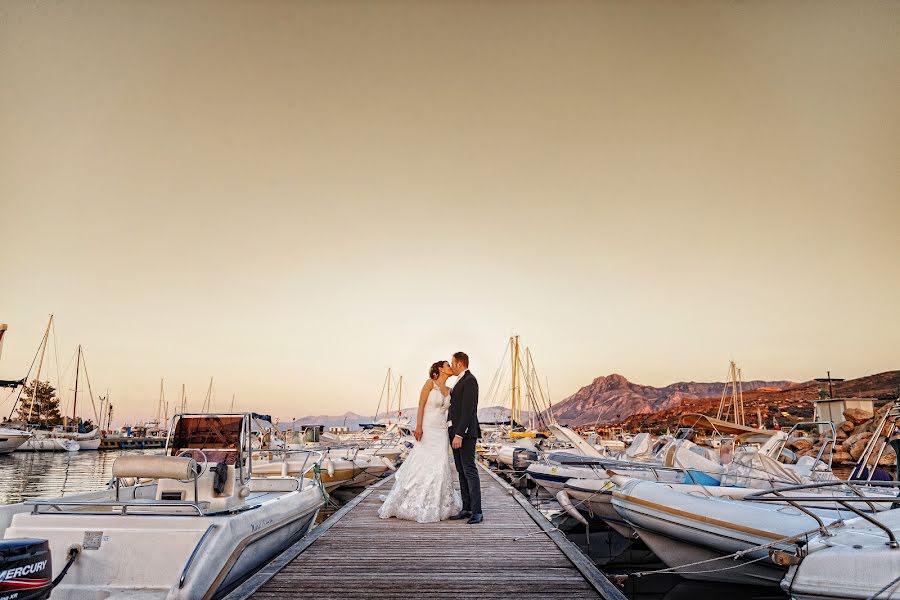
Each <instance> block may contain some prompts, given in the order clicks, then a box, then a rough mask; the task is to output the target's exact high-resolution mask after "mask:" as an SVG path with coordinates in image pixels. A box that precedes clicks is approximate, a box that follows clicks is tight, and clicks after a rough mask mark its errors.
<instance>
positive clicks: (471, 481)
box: [448, 371, 481, 514]
mask: <svg viewBox="0 0 900 600" xmlns="http://www.w3.org/2000/svg"><path fill="white" fill-rule="evenodd" d="M449 417H450V427H449V429H448V433H449V434H450V441H451V442H453V438H454V437H455V436H457V435H458V436H460V437H461V438H462V447H461V448H457V449H454V450H453V460H454V462H455V463H456V472H457V473H458V474H459V492H460V494H461V495H462V504H463V505H462V509H463V510H468V511H471V512H472V513H474V514H481V483H480V482H479V480H478V467H477V466H476V465H475V442H476V441H477V440H478V438H479V437H481V427H480V426H479V425H478V380H477V379H475V376H474V375H472V373H470V372H469V371H466V372H465V373H463V374H462V376H461V377H460V378H459V381H457V382H456V385H455V386H453V392H451V394H450V414H449Z"/></svg>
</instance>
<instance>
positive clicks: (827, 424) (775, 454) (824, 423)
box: [770, 421, 837, 471]
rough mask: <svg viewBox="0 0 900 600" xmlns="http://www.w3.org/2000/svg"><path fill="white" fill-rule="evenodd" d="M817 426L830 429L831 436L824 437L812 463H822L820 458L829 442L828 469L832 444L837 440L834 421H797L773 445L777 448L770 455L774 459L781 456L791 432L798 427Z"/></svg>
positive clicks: (832, 452) (831, 455)
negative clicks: (776, 443) (782, 437)
mask: <svg viewBox="0 0 900 600" xmlns="http://www.w3.org/2000/svg"><path fill="white" fill-rule="evenodd" d="M813 425H815V426H819V427H828V428H830V429H831V437H830V438H829V437H826V438H825V440H824V441H823V443H822V447H821V448H819V452H818V454H816V462H815V463H813V464H818V463H819V462H822V463H824V462H825V461H823V460H822V456H823V455H824V454H825V449H826V448H828V445H829V444H831V452H829V453H828V470H829V471H830V470H831V461H832V459H833V458H834V445H835V442H836V441H837V428H836V427H835V426H834V421H800V422H799V423H795V424H794V426H793V427H791V429H790V431H788V433H787V435H786V436H784V439H782V440H781V441H780V442H779V443H778V445H776V446H775V447H776V448H777V449H778V451H777V452H772V453H771V454H770V456H771V457H772V458H774V459H776V460H778V458H779V457H780V456H781V453H782V452H784V450H785V448H786V447H787V443H788V440H790V439H791V438H792V434H793V433H794V432H795V431H798V430H799V428H800V427H809V426H813Z"/></svg>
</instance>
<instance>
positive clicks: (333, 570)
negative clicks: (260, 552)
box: [226, 471, 624, 600]
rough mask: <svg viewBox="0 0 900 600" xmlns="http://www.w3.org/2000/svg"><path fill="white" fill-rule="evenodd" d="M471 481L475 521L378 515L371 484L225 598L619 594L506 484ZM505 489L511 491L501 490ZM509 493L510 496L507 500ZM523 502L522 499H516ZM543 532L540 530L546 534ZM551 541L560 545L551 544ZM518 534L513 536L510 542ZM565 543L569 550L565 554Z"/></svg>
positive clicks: (612, 598) (620, 599)
mask: <svg viewBox="0 0 900 600" xmlns="http://www.w3.org/2000/svg"><path fill="white" fill-rule="evenodd" d="M486 472H487V473H489V475H490V476H489V477H482V478H481V488H482V505H483V509H484V515H485V521H484V522H483V523H481V524H478V525H468V524H466V523H465V521H441V522H438V523H415V522H412V521H400V520H397V519H381V518H379V516H378V509H379V508H380V506H381V502H380V501H379V500H378V498H377V495H375V494H374V493H373V492H374V491H375V490H377V489H383V487H382V486H383V484H384V481H388V480H389V479H388V480H382V481H381V482H378V483H376V484H373V486H371V487H369V488H367V489H366V490H365V491H364V492H363V493H362V494H361V495H360V496H357V497H356V498H354V499H353V500H352V501H351V502H350V503H348V504H347V505H346V506H344V507H343V508H341V510H339V511H338V512H337V513H335V514H334V515H332V517H330V518H329V519H327V520H326V521H325V522H324V523H322V524H321V525H319V527H317V528H316V529H314V530H313V531H312V532H310V534H309V535H308V536H307V538H304V540H301V541H300V542H298V543H297V544H295V545H294V546H292V547H291V548H290V549H288V550H287V551H286V552H285V553H283V554H282V555H280V556H279V557H277V558H276V559H275V560H273V561H272V562H271V563H270V564H269V565H267V566H266V567H264V569H263V570H262V571H260V573H258V574H257V575H255V576H253V577H251V578H250V579H249V580H248V581H247V582H245V583H244V584H243V585H242V586H241V587H240V588H238V589H236V590H234V591H233V592H232V593H231V594H229V595H228V596H227V597H226V600H245V599H247V598H251V597H252V598H253V599H254V600H277V599H285V598H293V597H296V595H297V593H298V590H301V589H303V590H312V591H313V592H314V593H316V594H317V595H320V596H323V597H341V598H346V599H352V598H360V599H362V598H372V597H378V598H390V599H392V598H397V599H398V600H399V599H400V598H403V599H404V600H408V599H409V598H410V597H411V596H414V597H417V598H426V599H429V598H450V597H452V598H457V597H461V596H464V595H478V596H481V597H490V598H500V599H510V600H512V599H513V598H515V599H516V600H522V599H528V598H539V597H540V598H560V599H562V598H566V599H571V598H594V599H596V598H598V597H600V598H603V599H604V600H624V596H622V595H621V593H620V592H619V591H618V589H615V588H612V589H613V590H614V592H615V593H612V590H610V589H609V588H607V587H605V586H604V585H603V584H604V582H605V584H606V585H608V586H611V585H612V584H610V583H609V582H608V581H607V580H606V578H605V577H603V575H602V573H600V572H599V570H597V568H596V567H594V566H593V563H590V565H591V567H593V571H592V570H591V569H588V568H587V567H586V566H585V565H584V564H579V563H580V562H583V561H587V562H590V561H589V560H588V559H587V557H585V556H584V555H583V554H581V552H580V551H579V550H578V548H577V547H576V546H575V545H574V544H571V543H570V542H569V544H570V546H571V547H566V546H565V544H564V543H563V542H568V540H566V539H565V536H563V535H562V534H561V533H559V532H558V531H555V530H553V528H552V527H551V526H550V523H549V521H547V519H546V518H545V517H544V516H543V515H541V514H540V513H539V512H538V511H537V510H535V509H534V508H533V507H532V506H531V505H530V504H529V503H528V501H527V500H526V499H525V498H524V497H522V495H521V494H519V493H518V492H517V491H515V490H514V489H513V488H512V487H511V486H509V485H508V484H506V483H505V482H503V481H502V480H500V479H499V478H497V477H496V476H495V475H494V474H493V473H490V472H489V471H486ZM510 490H512V491H510ZM517 496H518V497H517ZM523 502H524V504H523ZM548 530H549V531H548ZM558 538H561V539H562V541H560V539H558ZM517 540H518V541H517ZM573 549H574V552H573Z"/></svg>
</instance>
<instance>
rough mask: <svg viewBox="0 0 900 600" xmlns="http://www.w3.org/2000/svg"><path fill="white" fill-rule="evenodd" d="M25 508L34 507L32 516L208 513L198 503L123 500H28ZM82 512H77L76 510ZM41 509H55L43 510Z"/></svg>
mask: <svg viewBox="0 0 900 600" xmlns="http://www.w3.org/2000/svg"><path fill="white" fill-rule="evenodd" d="M24 504H25V506H31V507H32V511H31V513H32V514H35V515H36V514H85V513H86V512H87V511H86V510H84V509H88V508H120V509H121V510H119V511H117V512H104V513H103V514H104V515H107V514H110V515H120V516H122V515H127V514H128V509H129V508H166V509H176V508H180V509H191V511H192V512H188V513H186V512H184V511H183V510H182V511H171V510H170V511H169V512H166V511H154V513H153V514H155V515H159V514H165V515H170V516H196V517H202V516H204V515H205V514H206V513H204V511H203V507H202V506H200V504H199V503H197V502H179V501H168V500H167V501H162V502H161V501H150V502H148V501H144V500H135V501H131V502H129V501H122V500H82V501H77V500H26V501H25V503H24ZM78 508H80V509H82V510H75V509H78ZM41 509H53V510H52V511H50V510H41Z"/></svg>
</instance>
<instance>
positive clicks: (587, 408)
mask: <svg viewBox="0 0 900 600" xmlns="http://www.w3.org/2000/svg"><path fill="white" fill-rule="evenodd" d="M792 385H795V384H793V383H792V382H790V381H746V382H744V384H743V386H744V388H743V389H744V391H745V392H746V391H747V390H755V389H757V388H777V389H783V388H786V387H788V386H792ZM724 387H725V384H724V383H721V382H717V383H697V382H693V381H690V382H684V381H682V382H678V383H673V384H671V385H667V386H665V387H661V388H657V387H653V386H649V385H640V384H637V383H632V382H630V381H628V380H627V379H626V378H625V377H623V376H622V375H619V374H616V373H614V374H612V375H608V376H605V377H604V376H601V377H597V378H596V379H594V381H592V382H591V384H590V385H587V386H585V387H583V388H581V389H580V390H578V391H577V392H575V393H574V394H572V395H571V396H569V397H568V398H566V399H565V400H563V401H561V402H560V403H558V404H556V405H555V406H554V407H553V415H554V417H556V420H557V421H558V422H559V423H563V424H566V425H572V426H578V427H583V426H586V425H594V424H595V423H599V424H604V423H614V422H618V421H621V420H622V419H626V418H628V417H629V416H631V415H635V414H647V413H654V412H658V411H661V410H665V409H668V408H672V407H677V406H679V405H680V404H681V403H682V402H684V401H686V400H692V399H694V400H695V399H700V398H709V397H711V396H715V397H716V398H717V402H718V397H720V396H721V395H722V390H723V389H724Z"/></svg>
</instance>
